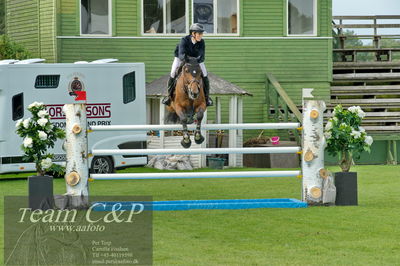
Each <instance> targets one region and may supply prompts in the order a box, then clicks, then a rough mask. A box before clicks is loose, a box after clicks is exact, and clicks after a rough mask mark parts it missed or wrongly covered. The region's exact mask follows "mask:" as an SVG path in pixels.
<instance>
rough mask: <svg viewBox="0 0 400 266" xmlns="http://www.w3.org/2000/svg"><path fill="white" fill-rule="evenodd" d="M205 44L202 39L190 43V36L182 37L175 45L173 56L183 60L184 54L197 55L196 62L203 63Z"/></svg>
mask: <svg viewBox="0 0 400 266" xmlns="http://www.w3.org/2000/svg"><path fill="white" fill-rule="evenodd" d="M205 50H206V44H205V42H204V40H203V39H202V40H201V41H200V42H196V43H195V44H193V43H192V36H191V35H187V36H185V37H182V39H181V42H180V43H179V44H177V45H176V48H175V57H178V58H179V59H180V60H182V61H184V60H185V56H192V57H199V60H198V62H199V63H203V62H204V60H205V53H206V52H205Z"/></svg>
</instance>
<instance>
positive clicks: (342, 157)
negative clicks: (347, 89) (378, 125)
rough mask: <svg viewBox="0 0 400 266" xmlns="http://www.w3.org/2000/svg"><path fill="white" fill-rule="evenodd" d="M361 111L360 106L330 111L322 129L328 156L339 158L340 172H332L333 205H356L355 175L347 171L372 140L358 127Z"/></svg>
mask: <svg viewBox="0 0 400 266" xmlns="http://www.w3.org/2000/svg"><path fill="white" fill-rule="evenodd" d="M364 117H365V112H364V111H363V110H362V109H361V108H360V106H351V107H349V108H348V109H343V107H342V106H341V105H338V106H336V107H335V108H334V110H333V112H332V117H331V118H330V119H329V120H328V122H327V124H326V126H325V132H324V135H325V138H326V143H327V147H326V149H327V151H328V153H329V154H330V155H332V156H337V155H339V166H340V168H342V172H338V173H335V185H336V191H337V194H336V205H357V204H358V197H357V172H350V167H351V164H352V162H353V158H354V159H359V158H360V156H361V153H362V152H364V151H367V152H369V153H370V152H371V145H372V142H373V139H372V137H371V136H368V135H367V133H366V132H365V129H364V128H362V127H361V126H360V125H361V121H362V119H363V118H364Z"/></svg>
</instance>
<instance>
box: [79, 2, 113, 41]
mask: <svg viewBox="0 0 400 266" xmlns="http://www.w3.org/2000/svg"><path fill="white" fill-rule="evenodd" d="M111 1H112V0H108V34H90V33H82V0H79V35H80V36H112V13H113V12H112V3H111Z"/></svg>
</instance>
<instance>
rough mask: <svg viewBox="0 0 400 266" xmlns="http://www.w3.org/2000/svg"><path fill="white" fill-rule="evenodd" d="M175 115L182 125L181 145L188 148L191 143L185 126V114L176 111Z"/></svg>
mask: <svg viewBox="0 0 400 266" xmlns="http://www.w3.org/2000/svg"><path fill="white" fill-rule="evenodd" d="M177 115H178V116H179V119H180V120H181V124H182V127H183V132H182V133H183V139H182V141H181V145H182V147H184V148H189V147H190V146H191V145H192V141H191V140H190V135H189V132H188V128H187V116H186V114H184V112H182V111H178V112H177Z"/></svg>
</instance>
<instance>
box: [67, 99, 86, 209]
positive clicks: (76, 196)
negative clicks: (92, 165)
mask: <svg viewBox="0 0 400 266" xmlns="http://www.w3.org/2000/svg"><path fill="white" fill-rule="evenodd" d="M63 111H64V113H65V116H66V127H65V131H66V142H65V144H64V148H65V150H66V153H67V164H66V173H65V181H66V185H67V194H66V196H70V197H69V199H68V200H69V202H68V206H69V207H74V208H79V207H85V206H87V205H88V204H89V198H88V197H89V191H88V175H89V171H88V162H87V154H88V140H87V123H86V104H78V103H77V104H66V105H64V108H63Z"/></svg>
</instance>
